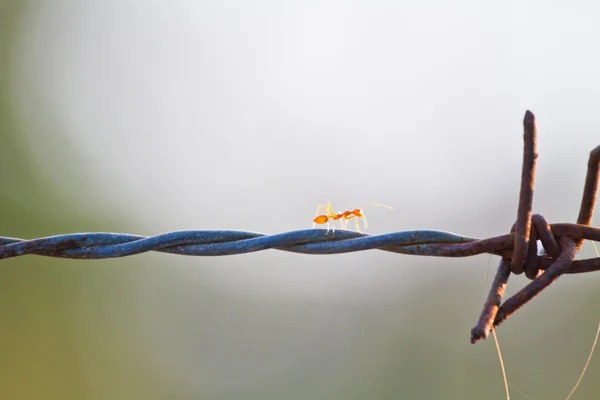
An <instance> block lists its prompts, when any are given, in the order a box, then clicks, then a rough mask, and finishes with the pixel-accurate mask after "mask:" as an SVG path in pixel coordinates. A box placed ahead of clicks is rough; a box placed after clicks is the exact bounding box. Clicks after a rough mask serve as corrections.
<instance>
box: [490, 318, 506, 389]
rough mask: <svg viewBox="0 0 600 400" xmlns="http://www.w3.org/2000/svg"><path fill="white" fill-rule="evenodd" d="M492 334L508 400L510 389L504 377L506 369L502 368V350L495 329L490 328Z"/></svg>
mask: <svg viewBox="0 0 600 400" xmlns="http://www.w3.org/2000/svg"><path fill="white" fill-rule="evenodd" d="M492 335H493V336H494V342H495V343H496V350H497V352H498V360H499V361H500V369H501V370H502V379H503V380H504V390H505V391H506V400H510V391H509V390H508V379H507V377H506V369H505V368H504V360H503V359H502V352H501V351H500V343H498V336H497V335H496V330H495V329H492Z"/></svg>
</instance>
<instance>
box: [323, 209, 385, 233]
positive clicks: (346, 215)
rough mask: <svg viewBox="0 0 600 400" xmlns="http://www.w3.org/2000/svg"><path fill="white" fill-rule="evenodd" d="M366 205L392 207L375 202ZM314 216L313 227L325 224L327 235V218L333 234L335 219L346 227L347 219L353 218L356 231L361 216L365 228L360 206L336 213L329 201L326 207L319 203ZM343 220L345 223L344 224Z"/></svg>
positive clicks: (364, 218)
mask: <svg viewBox="0 0 600 400" xmlns="http://www.w3.org/2000/svg"><path fill="white" fill-rule="evenodd" d="M367 206H380V207H386V208H389V209H390V210H393V208H392V207H390V206H386V205H383V204H377V203H370V204H367ZM319 211H323V212H324V214H319ZM316 214H317V215H316V216H315V219H313V222H314V224H313V228H314V227H315V225H316V224H319V225H323V224H327V231H326V232H325V235H327V234H328V233H329V220H331V222H332V231H333V234H334V235H335V221H338V220H339V221H340V225H341V226H342V229H346V227H347V226H348V221H349V220H351V219H353V218H354V222H355V223H356V230H357V231H358V232H360V227H359V225H358V219H359V218H362V219H363V220H364V221H365V229H367V217H366V216H365V214H364V212H363V210H361V209H360V208H355V209H354V210H352V211H350V210H347V211H344V212H342V211H338V212H337V213H335V212H334V211H333V207H331V203H327V207H325V206H323V205H321V204H319V206H318V207H317V212H316ZM344 222H345V224H344Z"/></svg>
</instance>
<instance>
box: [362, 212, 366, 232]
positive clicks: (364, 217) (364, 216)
mask: <svg viewBox="0 0 600 400" xmlns="http://www.w3.org/2000/svg"><path fill="white" fill-rule="evenodd" d="M362 217H363V219H364V220H365V229H367V216H366V215H365V213H364V212H363V216H362Z"/></svg>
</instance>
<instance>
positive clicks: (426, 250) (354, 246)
mask: <svg viewBox="0 0 600 400" xmlns="http://www.w3.org/2000/svg"><path fill="white" fill-rule="evenodd" d="M473 242H479V239H476V238H471V237H467V236H461V235H457V234H454V233H450V232H443V231H436V230H415V231H404V232H396V233H387V234H383V235H367V234H364V233H359V232H352V231H339V230H338V231H336V232H335V236H333V235H332V234H331V232H330V233H329V234H328V235H325V231H324V230H323V229H305V230H299V231H292V232H285V233H278V234H275V235H263V234H261V233H254V232H243V231H224V230H215V231H198V230H189V231H177V232H169V233H163V234H160V235H156V236H150V237H146V236H139V235H130V234H123V233H75V234H67V235H58V236H49V237H43V238H38V239H32V240H24V239H17V238H8V237H1V236H0V259H6V258H12V257H17V256H22V255H26V254H37V255H44V256H50V257H60V258H74V259H104V258H116V257H126V256H131V255H134V254H139V253H144V252H147V251H159V252H163V253H171V254H180V255H188V256H226V255H234V254H244V253H251V252H255V251H261V250H267V249H276V250H282V251H290V252H294V253H302V254H340V253H349V252H354V251H363V250H371V249H380V250H384V251H391V252H394V253H402V254H413V255H425V256H466V255H474V254H480V253H485V252H490V250H492V251H494V250H495V251H499V250H501V249H503V248H504V247H505V245H506V243H505V242H502V243H500V244H498V245H496V246H493V247H494V248H493V249H490V247H489V246H487V247H485V248H483V247H481V248H480V249H478V250H477V251H476V252H473V251H472V247H473V246H470V247H469V248H470V249H471V251H469V254H463V255H461V254H456V252H457V250H459V252H460V248H461V247H463V246H469V244H470V243H471V244H473ZM464 250H466V248H465V249H464Z"/></svg>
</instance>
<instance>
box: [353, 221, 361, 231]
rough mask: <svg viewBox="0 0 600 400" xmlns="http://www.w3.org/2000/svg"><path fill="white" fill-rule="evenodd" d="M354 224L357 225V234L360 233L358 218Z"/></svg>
mask: <svg viewBox="0 0 600 400" xmlns="http://www.w3.org/2000/svg"><path fill="white" fill-rule="evenodd" d="M354 223H355V224H356V232H360V226H359V225H358V218H355V219H354Z"/></svg>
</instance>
